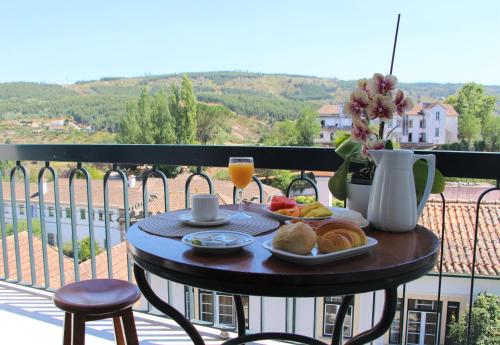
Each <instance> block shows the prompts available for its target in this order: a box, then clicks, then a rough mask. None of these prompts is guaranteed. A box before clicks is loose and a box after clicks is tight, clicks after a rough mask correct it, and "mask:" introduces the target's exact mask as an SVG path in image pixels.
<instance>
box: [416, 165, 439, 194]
mask: <svg viewBox="0 0 500 345" xmlns="http://www.w3.org/2000/svg"><path fill="white" fill-rule="evenodd" d="M413 176H414V178H415V191H416V193H417V201H420V199H421V198H422V195H423V194H424V189H425V185H426V184H427V162H426V161H424V160H418V161H416V162H415V164H414V165H413ZM444 187H445V180H444V176H443V174H442V173H441V172H440V171H439V170H437V169H436V171H435V172H434V181H433V183H432V190H431V193H433V194H438V193H442V192H443V191H444Z"/></svg>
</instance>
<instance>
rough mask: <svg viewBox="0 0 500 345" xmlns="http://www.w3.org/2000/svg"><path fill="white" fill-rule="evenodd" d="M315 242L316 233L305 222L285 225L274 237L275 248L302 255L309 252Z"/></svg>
mask: <svg viewBox="0 0 500 345" xmlns="http://www.w3.org/2000/svg"><path fill="white" fill-rule="evenodd" d="M315 243H316V233H315V232H314V230H313V229H312V228H311V227H310V226H309V225H307V224H305V223H303V222H299V223H296V224H286V225H283V226H282V227H281V228H279V229H278V231H276V234H275V235H274V238H273V247H274V248H276V249H281V250H284V251H287V252H290V253H294V254H300V255H306V254H309V253H310V252H311V250H312V249H313V248H314V244H315Z"/></svg>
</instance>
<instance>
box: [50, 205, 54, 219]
mask: <svg viewBox="0 0 500 345" xmlns="http://www.w3.org/2000/svg"><path fill="white" fill-rule="evenodd" d="M49 217H54V208H53V207H52V206H49Z"/></svg>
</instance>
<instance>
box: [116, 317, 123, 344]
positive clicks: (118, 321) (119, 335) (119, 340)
mask: <svg viewBox="0 0 500 345" xmlns="http://www.w3.org/2000/svg"><path fill="white" fill-rule="evenodd" d="M113 326H114V327H115V342H116V345H126V343H125V337H124V335H123V324H122V320H121V317H114V318H113Z"/></svg>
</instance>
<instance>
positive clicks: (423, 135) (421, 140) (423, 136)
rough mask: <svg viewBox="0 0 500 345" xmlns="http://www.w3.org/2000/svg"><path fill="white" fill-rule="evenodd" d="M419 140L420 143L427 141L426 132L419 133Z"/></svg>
mask: <svg viewBox="0 0 500 345" xmlns="http://www.w3.org/2000/svg"><path fill="white" fill-rule="evenodd" d="M418 142H419V143H425V133H420V134H419V135H418Z"/></svg>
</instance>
